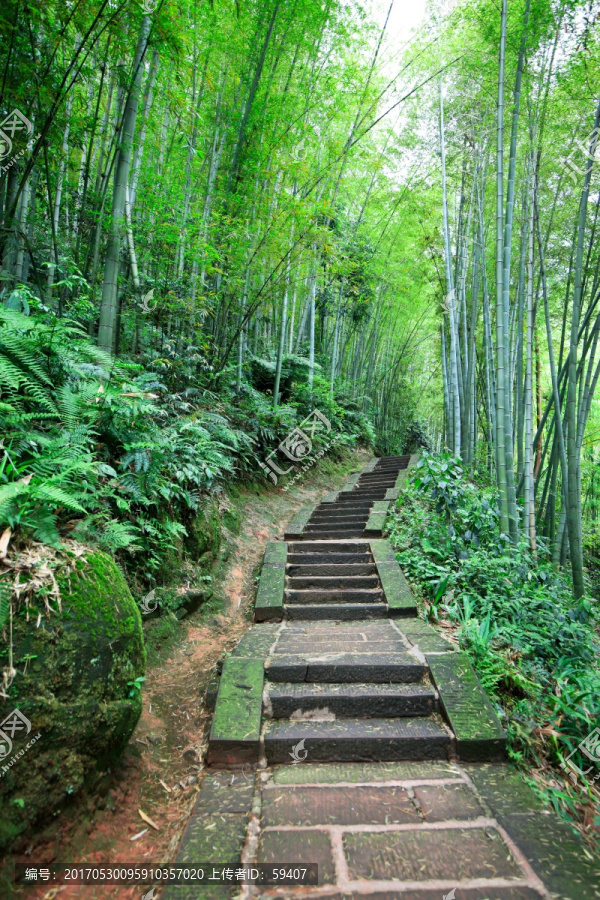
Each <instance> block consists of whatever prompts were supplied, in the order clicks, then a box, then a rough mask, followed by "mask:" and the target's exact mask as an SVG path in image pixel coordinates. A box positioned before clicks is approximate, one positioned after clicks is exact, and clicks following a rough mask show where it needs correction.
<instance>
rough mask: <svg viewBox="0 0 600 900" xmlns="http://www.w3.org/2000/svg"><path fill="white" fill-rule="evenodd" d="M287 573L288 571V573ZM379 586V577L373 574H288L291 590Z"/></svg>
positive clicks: (349, 589) (354, 588)
mask: <svg viewBox="0 0 600 900" xmlns="http://www.w3.org/2000/svg"><path fill="white" fill-rule="evenodd" d="M288 574H289V573H288ZM378 587H380V584H379V578H378V577H377V574H375V575H355V574H352V575H347V576H346V577H343V576H342V575H320V574H317V575H300V576H298V575H290V576H289V588H290V590H293V591H306V590H316V591H322V590H324V589H325V588H330V589H331V590H334V591H355V590H357V589H359V588H360V589H362V590H365V589H367V590H368V589H369V588H378Z"/></svg>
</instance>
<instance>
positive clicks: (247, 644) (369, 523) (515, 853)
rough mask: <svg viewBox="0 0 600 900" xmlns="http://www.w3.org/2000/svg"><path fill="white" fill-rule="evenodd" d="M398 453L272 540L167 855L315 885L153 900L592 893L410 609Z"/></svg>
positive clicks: (467, 675)
mask: <svg viewBox="0 0 600 900" xmlns="http://www.w3.org/2000/svg"><path fill="white" fill-rule="evenodd" d="M411 462H414V458H409V457H394V458H391V459H384V460H372V461H371V463H369V464H368V466H367V467H366V469H365V470H363V472H362V473H360V474H359V475H356V476H353V477H352V478H351V479H350V481H349V483H348V485H346V487H345V488H344V489H343V490H342V491H341V492H340V493H339V494H331V495H327V496H326V497H325V499H324V501H323V503H321V504H320V505H319V506H318V507H316V508H315V509H314V510H313V509H303V510H301V511H300V513H299V514H298V516H297V517H296V519H295V520H294V522H293V523H292V525H291V526H290V528H289V531H288V532H287V533H286V535H285V540H284V541H278V542H273V543H271V544H269V546H268V548H267V551H266V553H265V560H264V566H263V571H262V575H261V579H260V584H259V589H258V594H257V600H256V608H255V619H256V622H257V624H256V625H255V626H254V627H253V628H252V629H251V630H250V631H249V632H248V633H247V634H246V635H245V636H244V637H243V638H242V640H241V641H240V643H239V644H238V646H237V647H236V648H235V650H234V651H233V653H232V654H231V656H230V657H228V658H227V659H226V660H225V662H224V665H223V668H222V672H221V676H220V681H219V684H218V694H217V700H216V707H215V713H214V718H213V725H212V730H211V735H210V742H209V750H208V760H207V761H208V764H209V765H210V767H211V768H210V771H209V774H208V775H207V776H206V777H205V779H204V781H203V783H202V788H201V790H200V792H199V795H198V801H197V804H196V807H195V809H194V814H193V816H192V818H191V820H190V823H189V825H188V827H187V830H186V832H185V834H184V837H183V840H182V844H181V847H180V851H179V855H178V857H177V862H178V863H185V864H186V865H197V864H200V863H204V864H206V863H220V864H222V865H229V866H231V867H235V866H238V867H239V866H240V865H241V864H244V865H250V864H253V863H281V864H294V863H295V864H306V863H316V864H317V865H318V868H319V879H318V884H317V885H315V886H312V887H306V886H304V887H285V888H281V887H279V888H278V887H276V886H270V887H265V886H263V887H260V888H259V887H254V886H245V887H243V888H241V887H238V888H237V889H236V888H234V887H231V888H230V887H227V886H206V887H198V886H187V887H184V886H180V887H176V888H175V887H170V888H168V889H167V890H166V891H165V894H164V897H165V898H167V900H191V898H196V897H201V898H211V897H213V896H214V897H221V898H224V897H228V896H232V895H234V894H236V893H237V894H239V895H240V896H245V897H248V898H250V897H254V896H260V897H269V896H279V897H286V898H287V897H289V898H293V897H307V898H309V897H310V898H312V897H315V898H316V897H328V898H332V900H342V898H348V900H349V898H359V897H370V898H376V900H391V898H403V900H525V898H536V897H537V898H539V897H545V898H550V897H560V898H566V900H592V898H600V866H599V865H598V863H597V861H594V860H593V859H592V857H591V856H590V854H589V853H587V851H585V850H584V848H583V846H582V844H581V842H580V840H579V838H578V837H577V836H576V835H575V834H574V833H573V831H572V830H571V829H570V828H569V826H567V825H566V824H564V823H562V822H561V821H560V820H559V819H558V818H557V817H556V816H555V815H554V814H553V813H551V812H549V811H548V810H547V809H544V808H542V806H541V804H540V802H539V801H538V800H537V798H536V796H535V794H534V793H533V792H532V791H531V789H530V788H529V787H528V786H527V785H526V784H525V782H524V781H523V780H522V779H521V777H520V776H519V775H518V774H517V773H516V771H515V770H514V769H513V768H512V767H511V766H510V765H508V764H507V763H506V761H505V758H504V753H505V743H506V740H505V735H504V733H503V731H502V728H501V726H500V723H499V722H498V719H497V717H496V715H495V712H494V709H493V707H492V704H491V703H490V701H489V699H488V698H487V696H486V695H485V693H484V692H483V691H482V689H481V687H480V685H479V682H478V680H477V677H476V676H475V673H474V671H473V669H472V667H471V665H470V663H469V661H468V660H467V658H466V657H465V656H464V655H463V654H462V653H460V652H458V651H456V649H455V648H454V647H453V646H452V645H450V644H449V643H448V642H447V641H446V640H445V639H444V638H443V637H442V636H441V635H440V634H439V633H438V632H437V631H436V630H435V629H434V628H432V627H431V626H429V625H428V624H427V623H425V622H424V621H423V620H421V619H419V618H418V617H417V608H416V604H415V602H414V599H413V597H412V594H411V591H410V588H409V586H408V584H407V582H406V580H405V579H404V576H403V574H402V572H401V570H400V568H399V566H398V563H397V561H396V558H395V555H394V553H393V551H392V549H391V547H390V545H389V543H388V542H387V541H384V540H382V539H381V535H382V530H383V527H384V523H385V517H386V513H387V508H388V507H389V505H390V503H391V502H392V501H393V500H394V499H396V498H397V496H398V491H399V488H400V484H401V482H402V479H403V478H404V477H405V476H406V471H407V468H408V467H409V465H410V463H411ZM215 688H217V685H215Z"/></svg>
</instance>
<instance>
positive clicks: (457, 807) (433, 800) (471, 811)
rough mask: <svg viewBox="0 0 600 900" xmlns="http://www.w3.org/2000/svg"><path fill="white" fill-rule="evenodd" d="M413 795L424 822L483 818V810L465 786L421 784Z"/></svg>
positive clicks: (416, 787)
mask: <svg viewBox="0 0 600 900" xmlns="http://www.w3.org/2000/svg"><path fill="white" fill-rule="evenodd" d="M414 795H415V801H416V802H417V803H418V804H419V807H420V809H421V813H422V815H423V818H424V820H425V821H426V822H444V821H447V820H449V819H454V820H457V819H476V818H478V817H479V816H485V810H484V809H483V808H482V806H481V804H480V803H479V802H478V801H477V798H476V797H475V796H474V795H473V792H472V791H471V790H469V787H468V786H467V785H466V784H443V785H439V784H422V785H418V786H415V788H414Z"/></svg>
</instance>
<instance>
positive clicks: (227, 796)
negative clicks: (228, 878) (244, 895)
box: [161, 772, 254, 900]
mask: <svg viewBox="0 0 600 900" xmlns="http://www.w3.org/2000/svg"><path fill="white" fill-rule="evenodd" d="M253 794H254V776H253V775H252V774H251V773H247V772H246V773H245V774H244V778H234V777H232V774H231V772H214V773H209V774H208V775H206V777H205V778H204V779H203V781H202V785H201V787H200V790H199V792H198V798H197V800H196V804H195V806H194V809H193V811H192V815H191V817H190V819H189V821H188V824H187V826H186V829H185V831H184V833H183V837H182V839H181V843H180V845H179V848H178V851H177V855H176V857H175V859H174V860H173V863H174V864H175V865H176V866H185V867H186V868H193V867H197V865H198V862H199V861H200V860H213V859H214V860H216V859H218V860H219V862H220V863H223V864H225V865H227V866H228V867H233V868H234V869H235V868H237V867H238V866H239V865H240V861H241V855H242V850H243V847H244V842H245V839H246V827H247V824H248V819H249V818H250V811H251V808H252V797H253ZM234 891H235V887H232V888H230V887H228V886H227V885H219V884H214V885H206V886H202V887H199V886H198V885H194V884H179V885H167V886H166V887H165V889H164V891H163V893H162V895H161V896H162V898H163V900H198V897H202V900H225V898H228V897H231V896H232V894H233V892H234Z"/></svg>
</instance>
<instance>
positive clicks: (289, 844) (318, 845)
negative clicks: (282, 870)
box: [256, 831, 335, 890]
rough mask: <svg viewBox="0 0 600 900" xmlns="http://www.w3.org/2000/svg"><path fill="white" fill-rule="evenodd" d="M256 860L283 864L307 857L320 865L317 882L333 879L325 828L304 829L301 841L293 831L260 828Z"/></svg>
mask: <svg viewBox="0 0 600 900" xmlns="http://www.w3.org/2000/svg"><path fill="white" fill-rule="evenodd" d="M256 861H257V862H259V863H285V864H288V863H302V862H309V861H310V862H311V863H316V864H317V865H318V867H319V884H334V883H335V866H334V863H333V854H332V848H331V841H330V840H329V835H327V834H325V833H324V832H320V831H308V832H303V833H302V840H301V841H300V840H299V839H298V832H296V831H266V832H263V833H262V835H261V838H260V844H259V848H258V855H257V860H256ZM303 890H306V888H304V889H303Z"/></svg>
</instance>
